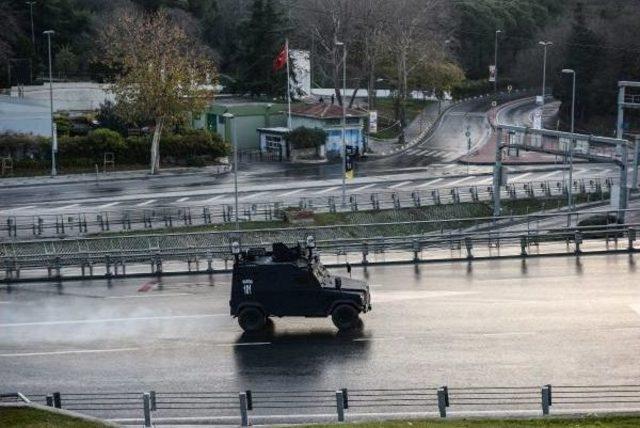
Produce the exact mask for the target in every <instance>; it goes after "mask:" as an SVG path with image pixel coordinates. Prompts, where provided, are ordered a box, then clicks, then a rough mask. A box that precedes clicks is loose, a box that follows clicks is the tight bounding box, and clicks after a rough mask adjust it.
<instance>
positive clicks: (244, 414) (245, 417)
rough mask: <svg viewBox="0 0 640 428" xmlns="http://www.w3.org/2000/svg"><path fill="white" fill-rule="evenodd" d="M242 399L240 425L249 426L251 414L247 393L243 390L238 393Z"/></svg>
mask: <svg viewBox="0 0 640 428" xmlns="http://www.w3.org/2000/svg"><path fill="white" fill-rule="evenodd" d="M238 398H239V399H240V426H243V427H247V426H249V414H248V409H247V394H246V393H245V392H241V393H240V394H239V395H238Z"/></svg>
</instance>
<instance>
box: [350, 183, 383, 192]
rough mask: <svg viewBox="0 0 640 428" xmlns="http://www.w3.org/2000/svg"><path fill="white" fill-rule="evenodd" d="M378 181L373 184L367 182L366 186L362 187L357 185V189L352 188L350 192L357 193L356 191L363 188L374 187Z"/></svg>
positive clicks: (360, 190)
mask: <svg viewBox="0 0 640 428" xmlns="http://www.w3.org/2000/svg"><path fill="white" fill-rule="evenodd" d="M377 185H378V183H374V184H367V185H366V186H362V187H358V188H357V189H353V190H352V191H351V193H358V192H362V191H363V190H364V189H369V188H370V187H374V186H377Z"/></svg>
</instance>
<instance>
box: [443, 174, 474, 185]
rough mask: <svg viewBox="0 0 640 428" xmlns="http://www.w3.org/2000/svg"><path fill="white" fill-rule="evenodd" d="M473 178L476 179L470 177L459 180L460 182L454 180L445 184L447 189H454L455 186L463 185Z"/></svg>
mask: <svg viewBox="0 0 640 428" xmlns="http://www.w3.org/2000/svg"><path fill="white" fill-rule="evenodd" d="M474 178H476V176H475V175H472V176H470V177H465V178H461V179H460V180H456V181H453V182H451V183H447V187H454V186H455V185H457V184H460V183H464V182H465V181H469V180H473V179H474Z"/></svg>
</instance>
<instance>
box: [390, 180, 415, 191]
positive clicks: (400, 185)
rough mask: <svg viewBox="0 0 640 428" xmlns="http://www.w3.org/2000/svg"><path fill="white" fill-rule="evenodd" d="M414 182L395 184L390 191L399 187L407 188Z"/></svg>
mask: <svg viewBox="0 0 640 428" xmlns="http://www.w3.org/2000/svg"><path fill="white" fill-rule="evenodd" d="M411 183H413V181H403V182H402V183H398V184H394V185H393V186H389V189H397V188H398V187H402V186H406V185H407V184H411Z"/></svg>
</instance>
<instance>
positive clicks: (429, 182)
mask: <svg viewBox="0 0 640 428" xmlns="http://www.w3.org/2000/svg"><path fill="white" fill-rule="evenodd" d="M442 180H444V178H436V179H435V180H431V181H427V182H426V183H423V184H421V185H419V186H416V188H418V189H421V188H423V187H429V186H431V185H433V184H436V183H440V182H441V181H442Z"/></svg>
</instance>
